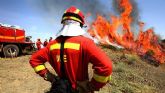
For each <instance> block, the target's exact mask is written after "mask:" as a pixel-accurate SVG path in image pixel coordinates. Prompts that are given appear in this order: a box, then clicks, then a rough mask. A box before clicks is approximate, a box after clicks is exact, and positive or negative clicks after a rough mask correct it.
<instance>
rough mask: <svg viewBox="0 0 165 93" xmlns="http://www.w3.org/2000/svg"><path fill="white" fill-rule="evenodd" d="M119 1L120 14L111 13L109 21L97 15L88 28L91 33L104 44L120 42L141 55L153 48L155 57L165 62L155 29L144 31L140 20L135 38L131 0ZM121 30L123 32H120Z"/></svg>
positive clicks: (164, 54) (119, 43)
mask: <svg viewBox="0 0 165 93" xmlns="http://www.w3.org/2000/svg"><path fill="white" fill-rule="evenodd" d="M118 3H119V7H120V8H121V9H123V12H122V13H121V14H120V16H119V17H117V16H114V15H111V16H110V18H111V21H108V20H106V19H105V18H104V17H102V16H101V15H97V18H96V20H94V21H93V22H92V24H91V25H90V28H89V30H88V32H89V33H90V35H91V36H92V37H94V38H97V39H98V40H99V41H100V43H102V44H118V45H121V46H123V47H124V48H126V49H129V50H132V51H134V52H136V53H137V54H139V55H144V54H145V53H146V52H147V51H149V50H152V51H153V52H154V54H153V57H154V58H155V59H156V60H157V61H159V62H160V63H164V62H165V53H163V51H162V50H163V49H162V48H161V46H160V45H159V43H158V37H157V36H156V35H155V34H154V31H153V29H152V28H151V29H148V30H146V31H143V26H144V23H143V22H140V23H139V34H138V36H137V38H135V37H134V33H133V32H132V31H131V22H132V18H131V16H130V15H131V12H132V11H133V8H132V5H131V3H130V2H129V0H118ZM119 30H121V31H122V33H119V32H118V31H119Z"/></svg>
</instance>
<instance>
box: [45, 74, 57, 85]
mask: <svg viewBox="0 0 165 93" xmlns="http://www.w3.org/2000/svg"><path fill="white" fill-rule="evenodd" d="M57 79H58V77H57V76H55V75H54V74H52V73H50V72H47V73H45V75H44V80H46V81H49V82H51V83H53V82H55V81H56V80H57Z"/></svg>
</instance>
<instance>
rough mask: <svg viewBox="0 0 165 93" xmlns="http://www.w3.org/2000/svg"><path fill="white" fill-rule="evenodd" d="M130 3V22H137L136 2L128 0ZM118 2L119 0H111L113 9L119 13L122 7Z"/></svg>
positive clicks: (137, 10)
mask: <svg viewBox="0 0 165 93" xmlns="http://www.w3.org/2000/svg"><path fill="white" fill-rule="evenodd" d="M129 1H130V3H131V5H132V12H131V15H130V16H131V17H132V24H133V25H134V24H137V23H138V22H139V9H138V6H137V3H136V2H135V0H129ZM119 2H120V0H113V2H112V5H113V9H114V11H115V12H116V13H117V14H121V13H122V12H123V11H124V9H123V8H121V7H119Z"/></svg>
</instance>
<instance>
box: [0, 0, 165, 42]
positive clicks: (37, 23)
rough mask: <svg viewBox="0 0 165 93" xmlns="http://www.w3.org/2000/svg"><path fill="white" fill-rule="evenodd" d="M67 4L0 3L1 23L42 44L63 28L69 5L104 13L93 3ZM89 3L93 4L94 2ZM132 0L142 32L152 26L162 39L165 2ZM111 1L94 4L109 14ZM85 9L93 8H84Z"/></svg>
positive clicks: (55, 0)
mask: <svg viewBox="0 0 165 93" xmlns="http://www.w3.org/2000/svg"><path fill="white" fill-rule="evenodd" d="M45 1H46V2H45ZM49 1H50V2H49ZM69 1H70V0H0V23H3V24H10V25H18V26H20V27H21V28H23V29H25V31H26V32H25V33H26V36H32V40H33V41H36V39H37V38H41V40H42V41H44V40H45V39H49V37H55V35H56V33H57V32H58V31H59V30H60V28H61V27H62V25H61V17H62V15H63V12H64V11H65V9H66V8H67V7H69V6H70V5H72V4H73V5H76V6H77V7H80V9H81V10H83V11H85V13H88V12H91V11H94V10H96V11H97V10H98V11H99V12H100V13H102V11H103V12H105V11H104V10H105V9H104V8H103V7H101V8H99V7H96V6H95V5H94V4H88V5H86V6H87V7H84V6H85V4H87V3H86V2H83V1H81V0H77V1H76V3H75V2H69ZM84 1H88V0H84ZM89 1H91V2H90V3H92V2H93V1H94V0H93V1H92V0H89ZM135 1H136V2H137V6H138V9H139V16H140V21H143V22H144V23H145V24H146V25H145V29H147V28H150V27H154V30H155V33H156V34H158V35H160V36H161V38H162V39H165V18H164V17H165V11H164V9H165V5H164V4H165V0H135ZM63 2H65V4H63ZM111 2H112V0H100V1H99V2H95V3H96V5H98V6H106V9H107V8H108V9H107V10H108V11H109V12H110V13H111V10H113V9H112V3H111ZM99 3H100V4H99ZM88 6H91V7H92V8H91V7H90V8H91V9H87V8H88ZM83 7H84V8H83ZM95 8H97V9H95ZM102 8H103V9H102ZM93 9H94V10H93ZM110 13H109V14H110ZM87 21H90V19H88V18H87Z"/></svg>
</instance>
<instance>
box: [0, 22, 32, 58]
mask: <svg viewBox="0 0 165 93" xmlns="http://www.w3.org/2000/svg"><path fill="white" fill-rule="evenodd" d="M30 39H31V36H27V37H25V30H23V29H21V28H20V27H19V26H11V25H6V24H0V53H1V54H2V55H4V56H5V57H16V56H18V55H19V54H23V53H30V52H32V51H33V50H34V43H33V42H32V41H31V40H30Z"/></svg>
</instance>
